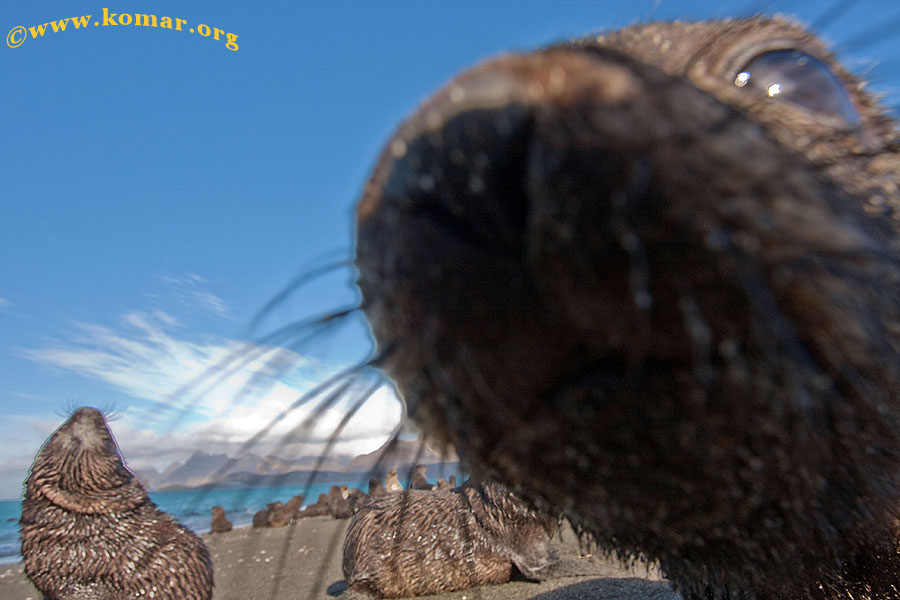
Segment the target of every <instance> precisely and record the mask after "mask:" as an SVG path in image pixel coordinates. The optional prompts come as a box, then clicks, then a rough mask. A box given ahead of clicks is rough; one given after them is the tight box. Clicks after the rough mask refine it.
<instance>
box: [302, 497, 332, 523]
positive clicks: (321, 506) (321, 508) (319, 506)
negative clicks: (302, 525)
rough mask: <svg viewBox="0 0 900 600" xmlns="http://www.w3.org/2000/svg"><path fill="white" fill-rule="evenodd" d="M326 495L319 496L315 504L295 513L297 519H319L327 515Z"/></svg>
mask: <svg viewBox="0 0 900 600" xmlns="http://www.w3.org/2000/svg"><path fill="white" fill-rule="evenodd" d="M328 514H330V513H329V510H328V494H319V499H318V500H317V501H316V503H315V504H310V505H309V506H307V507H306V508H304V509H303V510H301V511H300V512H298V513H297V518H298V519H305V518H306V517H321V516H325V515H328Z"/></svg>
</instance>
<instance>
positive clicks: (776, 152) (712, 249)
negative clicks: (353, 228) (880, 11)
mask: <svg viewBox="0 0 900 600" xmlns="http://www.w3.org/2000/svg"><path fill="white" fill-rule="evenodd" d="M898 148H900V146H898V143H897V131H896V126H895V123H894V122H893V121H892V120H891V119H890V118H889V117H888V116H887V115H886V114H885V113H884V112H883V111H882V110H881V109H880V108H879V107H878V105H877V102H876V101H875V100H874V99H873V97H872V96H871V95H869V94H868V93H867V92H866V91H865V90H864V89H863V86H862V85H861V84H860V83H859V82H858V81H857V80H856V79H855V78H854V77H853V76H852V75H850V74H848V72H847V71H845V70H844V69H843V68H842V67H841V66H840V65H839V64H837V62H836V61H835V59H834V57H833V56H832V55H831V54H830V53H829V52H828V51H827V50H826V49H825V48H824V46H823V44H822V43H821V42H819V40H817V39H816V38H815V37H814V36H813V35H812V34H810V33H808V32H807V31H805V30H803V29H802V28H800V27H797V26H795V25H793V24H790V23H788V22H786V21H784V20H782V19H777V18H776V19H766V18H754V19H748V20H732V21H718V22H703V23H678V22H675V23H656V24H646V25H639V26H634V27H629V28H626V29H623V30H621V31H618V32H615V33H610V34H608V35H603V36H599V37H592V38H589V39H584V40H580V41H576V42H573V43H566V44H559V45H555V46H551V47H549V48H545V49H543V50H539V51H537V52H533V53H528V54H512V55H507V56H502V57H499V58H497V59H494V60H491V61H488V62H486V63H484V64H482V65H480V66H477V67H476V68H474V69H473V70H471V71H469V72H467V73H464V74H462V75H460V76H459V77H457V78H456V79H455V80H454V81H452V82H451V83H450V84H449V85H447V86H446V87H445V88H444V89H442V90H441V91H439V92H438V93H437V94H436V95H435V96H433V97H432V98H431V99H430V100H428V101H427V102H425V104H424V105H423V106H422V107H421V108H420V109H419V110H418V111H417V112H416V113H415V114H414V115H413V116H412V117H410V118H409V119H408V120H407V121H406V122H405V123H403V124H402V125H401V126H400V128H399V129H398V131H397V132H396V134H395V135H394V137H393V138H392V139H391V140H390V142H389V143H388V144H387V146H386V148H385V150H384V151H383V153H382V155H381V157H380V159H379V161H378V163H377V166H376V167H375V169H374V172H373V174H372V177H371V179H370V181H369V182H368V183H367V185H366V188H365V191H364V193H363V198H362V200H361V202H360V203H359V206H358V211H357V214H358V229H357V233H358V238H357V259H356V264H357V267H358V269H359V286H360V288H361V290H362V293H363V296H364V301H363V308H364V310H365V312H366V314H367V316H368V318H369V320H370V322H371V325H372V329H373V331H374V334H375V336H376V338H377V340H378V342H379V346H380V347H381V348H382V349H383V356H381V357H380V358H379V364H381V365H384V366H385V370H386V371H387V372H388V373H389V374H390V375H391V376H392V377H393V378H394V379H395V381H396V383H397V385H398V388H399V389H400V391H401V393H402V394H403V396H404V400H405V402H406V405H407V406H408V409H409V413H410V415H411V416H412V418H413V419H414V420H415V421H416V422H418V423H419V424H420V425H421V426H422V428H423V429H424V430H425V431H426V433H427V434H428V435H429V437H431V438H432V439H434V438H443V439H445V440H446V441H447V442H449V443H450V444H452V445H453V446H454V447H455V448H456V450H457V451H458V452H459V454H460V457H461V459H462V460H463V462H464V463H465V464H466V465H467V467H468V468H469V469H470V470H471V471H473V472H474V473H475V474H476V475H478V476H482V477H483V476H486V475H494V476H496V477H497V478H499V479H500V480H501V481H504V482H506V483H509V484H511V485H512V486H514V488H515V489H517V490H520V491H522V492H523V493H524V494H526V495H527V497H528V498H530V499H532V500H533V501H535V502H537V503H538V504H539V505H540V506H544V507H548V508H551V509H554V510H558V511H561V512H564V513H565V514H566V515H567V516H568V517H569V518H570V519H571V520H572V521H573V523H574V524H575V525H576V526H577V527H580V528H583V529H584V530H586V531H588V532H590V533H591V534H594V537H595V539H596V540H597V541H598V542H599V543H600V544H602V545H604V546H605V547H606V548H607V549H609V550H612V551H615V552H616V553H618V554H619V555H621V556H624V557H630V556H637V555H643V556H646V557H648V558H649V559H651V560H656V561H658V562H659V564H660V566H661V568H662V570H663V571H664V573H665V574H666V575H667V576H668V578H669V579H670V580H671V581H672V582H673V584H674V585H675V587H676V588H677V589H678V590H679V591H680V592H681V593H682V594H683V595H684V597H685V598H686V599H687V600H695V599H704V600H706V599H713V598H715V599H723V598H729V599H732V600H733V599H735V598H742V599H760V600H762V599H765V600H772V599H789V598H790V599H795V598H800V599H807V598H814V599H849V598H879V599H882V598H898V597H900V592H898V590H900V552H898V540H900V536H898V525H897V524H898V516H900V515H898V513H900V491H898V490H900V419H898V417H900V326H898V323H900V250H898V245H900V235H898V233H900V197H898V189H900V154H898Z"/></svg>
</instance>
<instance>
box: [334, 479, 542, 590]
mask: <svg viewBox="0 0 900 600" xmlns="http://www.w3.org/2000/svg"><path fill="white" fill-rule="evenodd" d="M555 529H556V526H555V523H554V522H553V520H552V519H550V518H549V517H547V516H546V515H542V514H539V513H536V512H535V511H534V510H533V509H531V508H530V507H529V506H528V505H526V504H525V503H524V502H522V500H520V499H519V498H517V497H516V496H515V495H513V494H512V493H511V492H510V491H509V490H507V489H506V488H504V487H503V486H501V485H499V484H496V483H491V484H486V485H466V486H464V487H461V488H457V489H455V490H452V491H451V490H447V491H435V492H432V491H425V490H409V491H405V492H398V493H394V494H384V495H382V496H379V497H377V498H372V499H371V500H369V501H368V502H367V503H366V504H364V505H363V506H362V507H361V508H360V509H359V512H358V513H357V514H356V515H355V516H354V517H353V520H352V521H351V522H350V526H349V527H348V529H347V537H346V538H345V540H344V558H343V570H344V577H345V578H346V580H347V586H348V588H349V589H350V590H351V592H353V593H355V594H356V595H357V597H359V596H362V597H373V598H400V597H406V596H420V595H423V594H435V593H438V592H446V591H452V590H459V589H465V588H470V587H475V586H478V585H484V584H489V583H502V582H505V581H509V579H510V577H511V576H512V574H513V573H514V568H515V569H518V570H519V572H521V573H522V574H523V575H525V576H526V577H528V578H530V579H540V578H541V575H542V572H543V571H544V570H545V569H546V568H547V567H549V566H550V565H552V564H553V562H554V556H553V554H552V552H551V550H550V545H549V542H550V538H551V536H552V534H553V532H554V531H555Z"/></svg>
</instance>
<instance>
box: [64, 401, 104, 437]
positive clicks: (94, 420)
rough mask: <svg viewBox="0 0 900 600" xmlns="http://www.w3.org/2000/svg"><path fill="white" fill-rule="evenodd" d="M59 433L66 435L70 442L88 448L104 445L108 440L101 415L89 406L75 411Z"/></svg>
mask: <svg viewBox="0 0 900 600" xmlns="http://www.w3.org/2000/svg"><path fill="white" fill-rule="evenodd" d="M59 431H60V433H66V434H68V436H69V438H70V439H71V440H73V441H78V442H80V443H81V444H82V445H85V446H89V447H93V446H97V445H99V444H105V443H106V442H107V441H108V440H109V439H110V433H109V429H108V428H107V426H106V419H105V418H104V416H103V413H101V412H100V411H99V410H97V409H96V408H92V407H89V406H82V407H81V408H79V409H77V410H75V412H73V413H72V416H71V417H69V419H68V420H67V421H66V422H65V423H63V425H62V426H61V427H60V428H59Z"/></svg>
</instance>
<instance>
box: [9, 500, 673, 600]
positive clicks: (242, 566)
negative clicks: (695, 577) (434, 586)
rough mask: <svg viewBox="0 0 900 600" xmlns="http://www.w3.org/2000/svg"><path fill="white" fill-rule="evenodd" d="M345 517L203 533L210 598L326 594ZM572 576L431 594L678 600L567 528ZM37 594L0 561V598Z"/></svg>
mask: <svg viewBox="0 0 900 600" xmlns="http://www.w3.org/2000/svg"><path fill="white" fill-rule="evenodd" d="M348 523H349V522H348V521H335V520H333V519H331V518H330V517H313V518H309V519H303V520H301V521H299V522H298V523H296V524H295V525H293V526H290V527H283V528H279V529H262V530H253V529H251V528H249V527H247V528H241V529H236V530H234V531H231V532H229V533H223V534H216V535H210V534H204V535H203V536H202V537H203V539H204V541H205V542H206V544H207V546H208V547H209V551H210V554H211V555H212V559H213V564H214V566H215V578H216V590H215V594H214V596H213V597H214V600H305V599H309V600H329V599H333V598H339V597H340V595H341V592H342V591H344V589H346V585H345V584H344V576H343V574H342V573H341V546H342V544H343V541H344V532H345V531H346V528H347V525H348ZM555 546H556V549H557V551H558V552H559V555H560V558H561V559H562V560H565V561H568V562H567V564H568V565H570V566H572V567H574V569H572V570H574V571H577V572H578V573H581V574H582V575H579V576H572V577H559V578H555V579H551V580H549V581H542V582H540V583H534V582H529V581H524V580H522V581H512V582H509V583H505V584H502V585H494V586H484V587H480V588H474V589H469V590H462V591H459V592H449V593H445V594H440V595H436V596H422V597H423V598H429V599H432V600H525V599H533V600H576V599H584V600H600V599H603V600H680V598H681V597H680V596H678V595H677V594H675V593H674V592H673V591H672V589H671V587H669V585H668V583H666V582H665V581H662V580H661V578H660V577H659V575H658V574H657V573H655V572H654V571H653V570H652V569H649V570H648V568H647V567H646V566H645V565H641V564H638V565H635V566H634V567H631V568H626V567H625V566H623V565H621V564H619V563H617V562H615V561H611V560H606V559H604V558H602V557H597V556H591V555H584V554H582V551H581V550H580V549H579V547H578V543H577V540H576V538H575V536H574V535H573V534H572V533H571V532H570V531H568V530H565V531H564V532H563V534H562V539H559V540H557V541H556V542H555ZM27 599H31V600H41V595H40V594H39V593H38V592H37V590H35V589H34V587H33V586H32V585H31V584H30V583H29V582H28V580H27V579H26V578H25V575H24V573H23V572H22V565H21V564H20V563H13V564H8V565H0V600H27Z"/></svg>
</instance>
